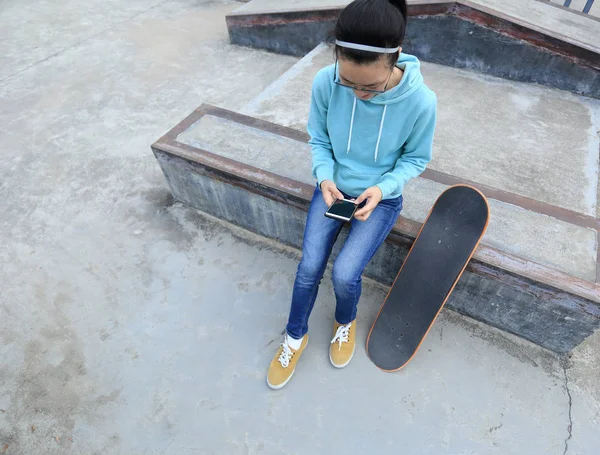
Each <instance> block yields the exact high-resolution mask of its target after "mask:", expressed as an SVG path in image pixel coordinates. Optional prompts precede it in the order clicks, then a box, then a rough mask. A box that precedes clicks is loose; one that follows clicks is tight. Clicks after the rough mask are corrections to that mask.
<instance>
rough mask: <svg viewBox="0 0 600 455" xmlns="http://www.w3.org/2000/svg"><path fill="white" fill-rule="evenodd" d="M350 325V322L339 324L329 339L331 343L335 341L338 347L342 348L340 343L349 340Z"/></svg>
mask: <svg viewBox="0 0 600 455" xmlns="http://www.w3.org/2000/svg"><path fill="white" fill-rule="evenodd" d="M351 325H352V323H349V324H345V325H341V326H339V327H338V329H337V331H336V332H335V336H334V337H333V340H331V344H333V343H335V342H336V341H337V342H338V343H339V344H340V346H339V348H338V349H342V343H348V341H349V340H348V337H349V336H350V326H351Z"/></svg>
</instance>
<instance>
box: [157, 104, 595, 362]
mask: <svg viewBox="0 0 600 455" xmlns="http://www.w3.org/2000/svg"><path fill="white" fill-rule="evenodd" d="M205 115H211V116H215V117H221V118H226V119H229V120H234V121H240V122H241V123H243V124H244V125H246V126H251V127H255V128H260V129H263V130H265V131H269V132H270V133H273V132H275V133H277V134H279V135H281V136H282V137H283V138H290V139H294V138H296V135H297V134H298V133H297V132H296V131H294V130H291V129H289V128H284V127H279V126H277V125H273V124H270V123H268V122H264V121H261V120H257V119H253V118H251V117H247V116H242V115H240V114H235V113H233V112H230V111H225V110H222V109H219V108H215V107H211V106H202V107H201V108H199V109H198V110H196V111H195V112H194V113H192V114H191V115H190V116H189V117H188V118H186V119H185V120H184V121H183V122H181V123H180V124H179V125H177V126H176V127H175V128H174V129H173V130H171V131H170V132H169V133H167V134H166V135H165V136H164V137H163V138H161V139H159V140H158V141H157V142H156V143H155V144H153V146H152V150H153V152H154V154H155V156H156V159H157V160H158V162H159V164H160V166H161V168H162V170H163V173H164V175H165V177H166V179H167V181H168V183H169V186H170V188H171V190H172V192H173V195H174V196H175V198H177V199H178V200H180V201H182V202H184V203H186V204H188V205H190V206H192V207H195V208H197V209H200V210H202V211H205V212H207V213H210V214H212V215H214V216H217V217H219V218H222V219H225V220H227V221H230V222H233V223H235V224H238V225H240V226H242V227H245V228H247V229H249V230H252V231H254V232H257V233H259V234H261V235H264V236H267V237H270V238H273V239H276V240H278V241H280V242H283V243H285V244H288V245H291V246H294V247H297V248H299V247H301V244H302V236H303V230H304V222H305V217H306V214H305V213H306V210H307V208H308V204H309V202H310V198H311V196H312V192H313V187H312V186H311V185H309V184H306V183H303V182H301V181H298V180H295V179H293V178H289V177H284V176H280V175H276V174H273V173H272V172H269V171H268V170H265V169H259V168H257V167H252V166H248V165H245V164H242V163H240V162H238V161H236V160H234V159H231V158H226V157H222V156H219V155H217V154H214V153H211V152H209V151H207V150H203V149H202V148H199V147H197V146H194V145H189V144H186V143H184V142H180V141H179V140H178V138H181V137H182V135H184V134H185V133H186V131H188V130H189V129H190V128H191V127H193V125H195V124H196V123H197V122H198V121H199V120H200V119H201V118H202V117H203V116H205ZM419 227H420V224H419V223H417V222H414V221H411V220H407V219H405V218H401V219H400V220H399V222H398V224H397V225H396V226H395V228H394V230H393V232H392V234H391V235H390V236H389V238H388V240H387V241H386V243H385V244H384V246H383V247H382V248H381V249H380V251H379V252H378V253H377V255H376V256H375V258H374V259H373V261H372V262H371V264H370V265H369V267H368V268H367V270H366V272H365V274H366V275H367V276H369V277H371V278H374V279H375V280H377V281H379V282H381V283H384V284H387V285H389V284H391V282H392V280H393V278H394V277H395V275H396V273H397V271H398V270H399V268H400V265H401V263H402V261H403V259H404V257H405V255H406V253H407V252H408V248H409V247H410V245H411V244H412V241H413V239H414V236H415V235H416V233H417V232H418V229H419ZM336 254H337V249H336V250H334V256H333V257H335V255H336ZM448 306H449V308H452V309H454V310H455V311H457V312H460V313H462V314H465V315H467V316H470V317H472V318H474V319H477V320H480V321H483V322H486V323H488V324H490V325H493V326H495V327H498V328H500V329H502V330H505V331H508V332H510V333H513V334H516V335H518V336H521V337H523V338H526V339H528V340H530V341H532V342H534V343H536V344H538V345H540V346H543V347H545V348H547V349H550V350H552V351H554V352H557V353H561V354H564V353H566V352H569V351H570V350H571V349H573V348H574V347H575V346H577V345H578V344H579V343H581V342H582V341H583V340H584V339H585V338H587V337H588V336H589V335H591V334H592V333H593V332H594V331H595V330H596V329H598V328H599V327H600V286H598V285H596V284H595V283H590V282H587V281H585V280H582V279H578V278H574V277H572V276H570V275H567V274H565V273H562V272H558V271H555V270H551V269H549V268H547V267H544V266H542V265H540V264H535V263H533V262H531V261H527V260H525V259H522V258H518V257H514V256H511V255H508V254H506V253H504V252H502V251H499V250H497V249H494V248H490V247H488V246H485V245H482V246H480V248H479V249H478V250H477V252H476V254H475V256H474V259H473V260H472V261H471V263H470V264H469V266H468V268H467V271H466V272H465V274H464V275H463V277H462V278H461V280H460V282H459V284H458V285H457V287H456V290H455V291H454V293H453V295H452V297H451V299H450V300H449V302H448Z"/></svg>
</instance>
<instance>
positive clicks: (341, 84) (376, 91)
mask: <svg viewBox="0 0 600 455" xmlns="http://www.w3.org/2000/svg"><path fill="white" fill-rule="evenodd" d="M393 72H394V68H392V69H391V70H390V74H389V76H388V78H387V81H386V83H385V87H383V90H372V89H368V88H364V87H363V88H359V87H357V86H356V85H349V84H344V83H343V82H342V81H340V80H339V78H338V61H337V58H336V59H335V67H334V69H333V82H334V84H337V85H339V86H340V87H346V88H349V89H351V90H356V91H358V92H365V93H374V94H376V95H381V94H382V93H385V92H386V90H387V86H388V84H389V83H390V79H391V77H392V73H393Z"/></svg>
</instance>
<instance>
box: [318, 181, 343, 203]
mask: <svg viewBox="0 0 600 455" xmlns="http://www.w3.org/2000/svg"><path fill="white" fill-rule="evenodd" d="M320 189H321V192H322V193H323V200H324V201H325V204H327V206H328V207H329V206H330V205H331V204H333V201H335V200H336V199H344V195H343V194H342V193H341V191H340V190H338V188H337V186H336V185H335V183H334V182H333V181H331V180H323V181H322V182H321V185H320Z"/></svg>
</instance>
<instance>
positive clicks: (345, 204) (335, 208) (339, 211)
mask: <svg viewBox="0 0 600 455" xmlns="http://www.w3.org/2000/svg"><path fill="white" fill-rule="evenodd" d="M357 209H358V205H357V204H356V202H354V201H351V200H350V199H336V200H335V201H333V204H331V205H330V206H329V208H328V209H327V211H326V212H325V216H326V217H328V218H333V219H334V220H341V221H350V220H351V219H352V217H353V216H354V213H356V210H357Z"/></svg>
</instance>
